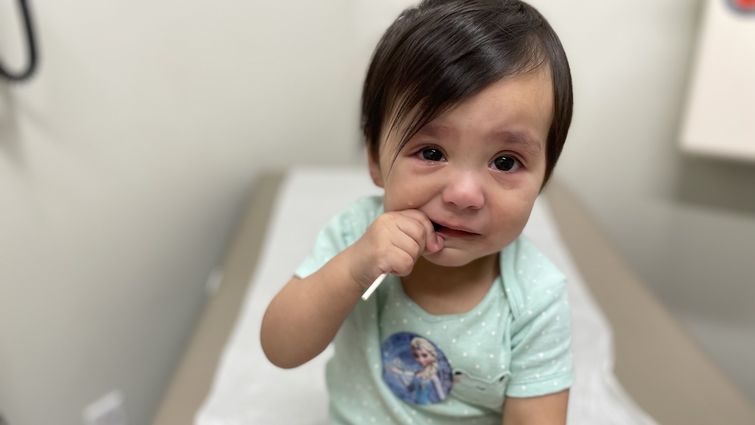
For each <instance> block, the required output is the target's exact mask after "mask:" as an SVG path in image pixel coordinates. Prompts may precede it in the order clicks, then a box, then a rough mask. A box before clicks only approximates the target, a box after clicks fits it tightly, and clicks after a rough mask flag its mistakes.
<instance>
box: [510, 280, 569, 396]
mask: <svg viewBox="0 0 755 425" xmlns="http://www.w3.org/2000/svg"><path fill="white" fill-rule="evenodd" d="M559 279H560V282H554V285H548V286H547V287H546V288H547V289H546V288H542V289H543V292H542V293H540V294H538V295H539V297H537V298H539V299H540V301H541V302H539V303H533V304H535V305H534V306H526V308H525V309H523V311H521V313H520V316H519V317H518V318H516V319H515V320H514V323H513V330H512V341H511V344H512V351H511V369H510V370H511V380H510V381H509V386H508V389H507V391H506V394H507V395H509V396H512V397H535V396H540V395H545V394H551V393H555V392H558V391H561V390H563V389H566V388H569V387H571V385H572V384H573V381H574V370H573V361H572V350H571V314H570V310H569V303H568V298H567V291H566V286H565V279H564V278H563V277H560V278H559ZM556 283H557V284H556ZM531 298H532V299H534V298H535V297H534V295H533V296H532V297H531Z"/></svg>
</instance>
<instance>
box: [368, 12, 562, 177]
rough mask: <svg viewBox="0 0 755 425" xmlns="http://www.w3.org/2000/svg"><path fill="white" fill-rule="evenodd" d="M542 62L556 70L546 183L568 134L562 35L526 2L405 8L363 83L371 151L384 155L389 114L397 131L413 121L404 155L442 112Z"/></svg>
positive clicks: (553, 73) (377, 51)
mask: <svg viewBox="0 0 755 425" xmlns="http://www.w3.org/2000/svg"><path fill="white" fill-rule="evenodd" d="M541 66H549V67H550V71H551V77H552V81H553V96H554V99H553V100H554V110H553V120H552V122H551V126H550V129H549V131H548V141H547V146H546V171H545V179H544V181H543V186H545V183H546V182H547V181H548V179H549V178H550V175H551V172H552V171H553V167H554V166H555V165H556V162H557V161H558V157H559V156H560V155H561V150H562V149H563V146H564V142H565V141H566V135H567V133H568V132H569V125H570V123H571V116H572V103H573V95H572V83H571V73H570V71H569V63H568V61H567V59H566V54H565V53H564V49H563V47H562V45H561V42H560V41H559V39H558V36H557V35H556V33H555V32H554V31H553V29H552V28H551V26H550V25H549V24H548V22H547V21H546V20H545V18H544V17H543V16H542V15H541V14H540V13H539V12H538V11H537V10H535V8H533V7H532V6H530V5H529V4H527V3H525V2H523V1H519V0H470V1H464V0H424V1H422V2H421V3H420V4H419V5H418V6H417V7H412V8H409V9H406V10H405V11H403V12H402V13H401V14H400V15H399V17H398V18H397V19H396V20H395V21H394V22H393V24H392V25H391V26H390V27H389V28H388V30H387V31H386V32H385V34H384V35H383V37H382V38H381V40H380V42H379V43H378V45H377V47H376V49H375V52H374V54H373V57H372V62H371V63H370V67H369V69H368V71H367V76H366V78H365V81H364V87H363V90H362V122H361V127H362V132H363V134H364V138H365V142H366V143H367V148H368V149H369V152H370V154H371V155H374V157H375V158H377V156H378V152H379V150H380V139H381V136H382V134H381V132H382V129H383V125H384V124H385V123H386V120H388V119H390V120H392V122H390V124H391V129H393V128H394V127H395V126H396V125H397V124H398V121H399V120H403V119H408V120H407V121H402V124H404V125H406V127H405V131H404V133H403V134H402V136H401V142H400V143H399V149H398V150H397V152H398V151H400V150H401V148H402V147H403V146H405V145H406V143H407V142H408V141H409V139H411V138H412V137H413V136H414V135H415V134H416V133H417V132H418V131H419V130H420V129H421V128H422V127H423V126H425V125H426V124H427V123H429V122H430V121H432V120H433V119H434V118H436V117H437V116H438V115H439V114H441V113H443V112H444V111H447V110H448V109H450V108H452V107H453V106H455V105H458V104H459V103H460V102H462V101H464V100H466V99H468V98H470V97H472V96H474V95H475V94H477V93H479V92H480V91H482V90H483V89H484V88H485V87H487V86H488V85H490V84H492V83H494V82H496V81H499V80H501V79H502V78H505V77H508V76H512V75H516V74H522V73H527V72H530V71H533V70H536V69H538V68H540V67H541ZM393 117H399V119H397V120H394V119H393ZM397 154H398V153H397Z"/></svg>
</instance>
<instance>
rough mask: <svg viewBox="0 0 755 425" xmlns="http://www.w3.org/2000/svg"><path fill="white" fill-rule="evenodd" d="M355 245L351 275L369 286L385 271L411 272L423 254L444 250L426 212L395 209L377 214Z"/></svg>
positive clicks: (397, 273) (441, 240) (440, 238)
mask: <svg viewBox="0 0 755 425" xmlns="http://www.w3.org/2000/svg"><path fill="white" fill-rule="evenodd" d="M352 248H353V255H354V261H353V262H352V264H353V266H354V267H353V268H352V276H353V277H354V279H355V280H356V281H357V283H359V284H360V285H361V286H363V287H365V288H366V287H368V286H369V285H370V284H371V283H372V281H373V280H375V278H376V277H378V276H379V275H380V274H382V273H391V274H395V275H397V276H406V275H408V274H409V273H411V271H412V269H413V268H414V264H415V263H416V262H417V260H418V259H419V257H420V256H421V255H424V254H432V253H435V252H438V251H440V250H441V249H443V238H442V237H441V236H440V235H437V234H436V233H435V231H434V230H433V224H432V222H431V221H430V219H429V218H427V216H426V215H425V214H424V213H423V212H421V211H419V210H403V211H392V212H388V213H385V214H383V215H381V216H380V217H378V218H377V219H376V220H375V221H374V222H373V223H372V225H371V226H370V227H369V228H368V229H367V232H365V234H364V235H363V236H362V238H361V239H359V240H358V241H357V242H356V243H355V244H354V245H353V246H352Z"/></svg>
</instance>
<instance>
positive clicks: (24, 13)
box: [0, 0, 37, 81]
mask: <svg viewBox="0 0 755 425" xmlns="http://www.w3.org/2000/svg"><path fill="white" fill-rule="evenodd" d="M18 6H19V8H20V12H21V18H22V19H23V24H24V25H23V29H24V33H25V35H26V47H27V50H28V52H29V63H28V65H27V66H26V68H25V69H23V70H22V71H20V72H18V73H12V72H10V71H8V70H6V69H5V67H4V66H3V63H2V60H0V77H3V78H5V79H8V80H11V81H24V80H27V79H29V78H30V77H31V76H32V74H34V71H35V70H36V69H37V46H36V39H35V37H34V29H33V28H32V22H31V15H30V13H29V5H28V3H27V0H18Z"/></svg>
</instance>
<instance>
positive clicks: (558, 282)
mask: <svg viewBox="0 0 755 425" xmlns="http://www.w3.org/2000/svg"><path fill="white" fill-rule="evenodd" d="M366 199H367V200H362V201H360V202H358V203H357V204H355V206H353V207H351V208H349V209H347V210H346V211H345V212H344V213H342V215H340V216H337V217H336V218H334V219H333V220H331V222H330V224H329V225H328V227H327V228H326V229H324V230H323V231H322V232H321V233H320V236H319V237H318V240H317V242H316V244H315V249H314V252H313V253H312V254H311V255H310V257H308V258H307V259H306V260H305V261H304V262H303V263H302V265H301V266H300V267H299V268H298V269H297V271H296V274H297V275H298V276H301V277H304V276H307V275H309V274H311V273H313V272H314V271H316V270H317V269H319V268H320V267H321V266H322V265H323V264H325V263H326V262H327V261H329V260H330V258H332V257H333V256H335V255H336V254H337V253H338V252H340V251H341V250H343V249H344V248H345V247H346V246H348V245H350V244H351V243H353V242H354V241H355V240H357V239H358V238H359V237H361V235H362V234H363V232H364V230H366V228H367V227H368V226H369V224H370V223H371V222H372V220H373V219H374V218H375V217H377V215H378V214H380V212H381V211H382V204H380V203H379V202H375V200H374V198H366ZM501 271H502V279H501V280H500V281H498V282H496V284H495V285H494V288H496V290H497V292H494V291H493V289H491V291H490V293H489V294H488V295H489V296H487V297H486V298H485V299H484V300H483V301H482V302H481V303H480V305H478V306H477V307H475V308H474V309H473V310H472V311H470V312H469V313H466V314H462V315H450V316H433V315H430V314H428V313H427V312H425V311H424V310H422V309H421V308H420V307H419V306H417V305H416V304H414V303H413V302H412V301H411V300H409V299H408V298H407V297H406V296H405V294H403V291H402V290H401V285H400V282H398V280H397V279H395V278H394V279H393V281H389V280H386V282H384V284H383V285H381V287H380V288H379V289H378V291H377V292H376V293H375V294H374V295H373V296H372V297H371V298H370V300H369V301H368V302H364V303H360V304H358V305H357V307H356V308H355V309H354V311H353V312H352V314H351V315H350V316H349V319H347V323H345V324H344V326H343V327H342V329H341V331H339V333H338V335H337V337H336V340H335V345H336V350H335V353H336V354H335V358H334V359H332V360H331V362H330V363H329V365H328V370H327V378H328V386H329V389H330V390H331V392H330V400H331V409H330V410H331V411H332V412H338V415H339V416H342V417H343V418H345V419H346V420H347V421H349V422H355V423H375V424H394V423H405V424H412V423H422V424H425V423H431V424H439V425H446V424H456V423H460V422H462V421H461V420H460V419H464V420H463V423H465V424H500V423H501V422H500V404H501V403H502V402H503V399H504V395H510V396H517V397H527V396H536V395H542V394H548V393H553V392H556V391H560V390H561V389H563V388H568V387H569V386H570V385H571V384H572V381H573V371H572V363H571V361H572V360H571V351H570V343H571V339H570V329H569V326H570V324H569V320H568V319H569V317H570V316H569V307H568V303H567V300H566V295H565V287H564V282H563V277H562V275H561V274H560V273H559V272H558V271H557V270H556V269H555V267H554V266H553V265H552V264H551V263H550V262H549V261H548V260H547V259H546V258H545V257H544V256H543V255H542V254H540V253H539V252H538V251H537V250H536V249H535V248H534V247H533V246H532V245H531V244H529V242H527V241H526V239H524V238H520V239H518V240H516V241H515V242H514V243H512V244H511V245H509V246H508V247H507V248H506V249H505V250H504V251H503V253H502V255H501ZM490 294H493V295H490ZM379 301H380V305H381V306H382V309H383V310H382V311H378V309H377V306H378V304H379ZM378 320H379V325H380V326H379V327H378V326H375V325H374V324H375V322H376V321H378ZM395 332H412V333H416V334H419V335H422V336H424V337H426V338H428V339H429V340H431V341H432V342H433V343H434V344H436V345H437V347H439V348H440V349H441V350H442V352H443V353H444V355H445V356H446V357H447V359H448V361H449V363H450V364H451V366H452V368H453V369H454V370H455V371H461V372H463V373H464V374H466V375H464V374H462V375H461V378H458V382H457V383H455V384H454V386H453V387H452V389H451V396H450V397H448V398H446V399H445V400H444V401H443V402H442V403H440V404H437V405H423V406H418V405H412V404H410V403H407V402H403V401H401V400H400V399H399V398H398V397H396V396H395V395H394V394H393V393H392V392H391V391H390V390H389V389H388V388H387V386H386V385H385V384H384V383H383V381H382V373H383V365H382V360H381V349H380V344H381V342H382V341H383V340H385V338H386V337H388V336H389V335H391V334H393V333H395ZM465 379H466V380H467V381H469V380H470V379H477V380H478V381H474V382H478V383H480V387H482V388H485V391H487V392H486V393H485V394H487V395H488V396H485V397H481V396H479V395H473V393H471V392H470V390H468V389H465V388H466V387H465V384H464V383H465ZM490 395H492V397H490ZM486 404H487V405H486ZM496 412H498V413H496Z"/></svg>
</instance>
